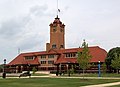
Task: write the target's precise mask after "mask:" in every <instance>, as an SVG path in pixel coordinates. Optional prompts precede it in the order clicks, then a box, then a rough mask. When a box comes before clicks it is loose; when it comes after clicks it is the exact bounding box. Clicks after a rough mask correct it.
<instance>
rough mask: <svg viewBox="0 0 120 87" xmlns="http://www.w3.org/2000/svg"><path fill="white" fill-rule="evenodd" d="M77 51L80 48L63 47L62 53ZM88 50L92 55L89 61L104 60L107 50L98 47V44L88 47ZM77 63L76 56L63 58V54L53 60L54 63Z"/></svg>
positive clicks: (80, 49)
mask: <svg viewBox="0 0 120 87" xmlns="http://www.w3.org/2000/svg"><path fill="white" fill-rule="evenodd" d="M78 51H82V48H73V49H65V50H64V52H63V53H77V52H78ZM89 52H90V54H91V56H92V58H91V60H90V62H98V61H101V62H105V58H106V56H107V52H106V51H105V50H104V49H102V48H100V47H98V46H94V47H89ZM67 62H68V63H69V62H70V63H77V58H65V56H64V55H61V56H60V58H59V59H58V60H57V61H56V62H55V64H58V63H67Z"/></svg>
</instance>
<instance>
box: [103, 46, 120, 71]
mask: <svg viewBox="0 0 120 87" xmlns="http://www.w3.org/2000/svg"><path fill="white" fill-rule="evenodd" d="M115 53H116V54H117V55H119V54H120V47H116V48H112V49H110V50H109V52H108V53H107V57H106V59H105V63H106V65H107V69H108V70H109V72H112V67H111V61H112V60H113V58H115V55H114V54H115Z"/></svg>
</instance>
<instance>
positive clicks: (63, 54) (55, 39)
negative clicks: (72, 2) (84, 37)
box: [8, 16, 107, 72]
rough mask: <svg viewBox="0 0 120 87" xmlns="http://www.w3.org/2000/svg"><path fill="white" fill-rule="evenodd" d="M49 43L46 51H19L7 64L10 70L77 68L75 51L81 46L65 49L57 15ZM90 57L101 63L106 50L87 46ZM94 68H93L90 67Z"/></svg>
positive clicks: (62, 25) (62, 28)
mask: <svg viewBox="0 0 120 87" xmlns="http://www.w3.org/2000/svg"><path fill="white" fill-rule="evenodd" d="M49 26H50V43H46V51H41V52H30V53H21V54H20V55H18V56H17V57H16V58H15V59H13V60H12V61H11V62H10V63H9V64H8V66H9V71H10V72H22V71H26V70H32V68H33V67H35V68H36V69H37V70H42V71H43V70H49V71H56V70H61V71H66V70H68V69H70V68H71V67H72V65H73V66H74V68H75V69H76V70H79V69H78V67H75V66H77V65H78V63H77V55H76V54H77V52H78V51H82V48H69V49H65V40H64V38H65V25H64V24H63V23H62V22H61V21H60V18H58V16H57V17H56V18H55V20H54V21H53V23H51V24H50V25H49ZM89 51H90V54H91V55H92V58H91V60H90V62H91V63H95V64H97V63H98V61H101V63H103V62H104V61H105V58H106V55H107V52H106V51H105V50H104V49H102V48H100V47H98V46H94V47H89ZM89 70H91V71H92V70H94V71H95V68H94V69H93V68H90V69H89Z"/></svg>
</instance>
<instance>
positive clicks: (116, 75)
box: [62, 73, 120, 78]
mask: <svg viewBox="0 0 120 87" xmlns="http://www.w3.org/2000/svg"><path fill="white" fill-rule="evenodd" d="M62 76H68V74H64V75H62ZM71 76H73V77H82V76H83V74H71ZM84 77H98V74H97V73H89V74H84ZM101 77H119V78H120V74H117V73H101Z"/></svg>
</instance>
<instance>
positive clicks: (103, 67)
mask: <svg viewBox="0 0 120 87" xmlns="http://www.w3.org/2000/svg"><path fill="white" fill-rule="evenodd" d="M102 70H103V73H106V71H107V66H106V63H103V64H102Z"/></svg>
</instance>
